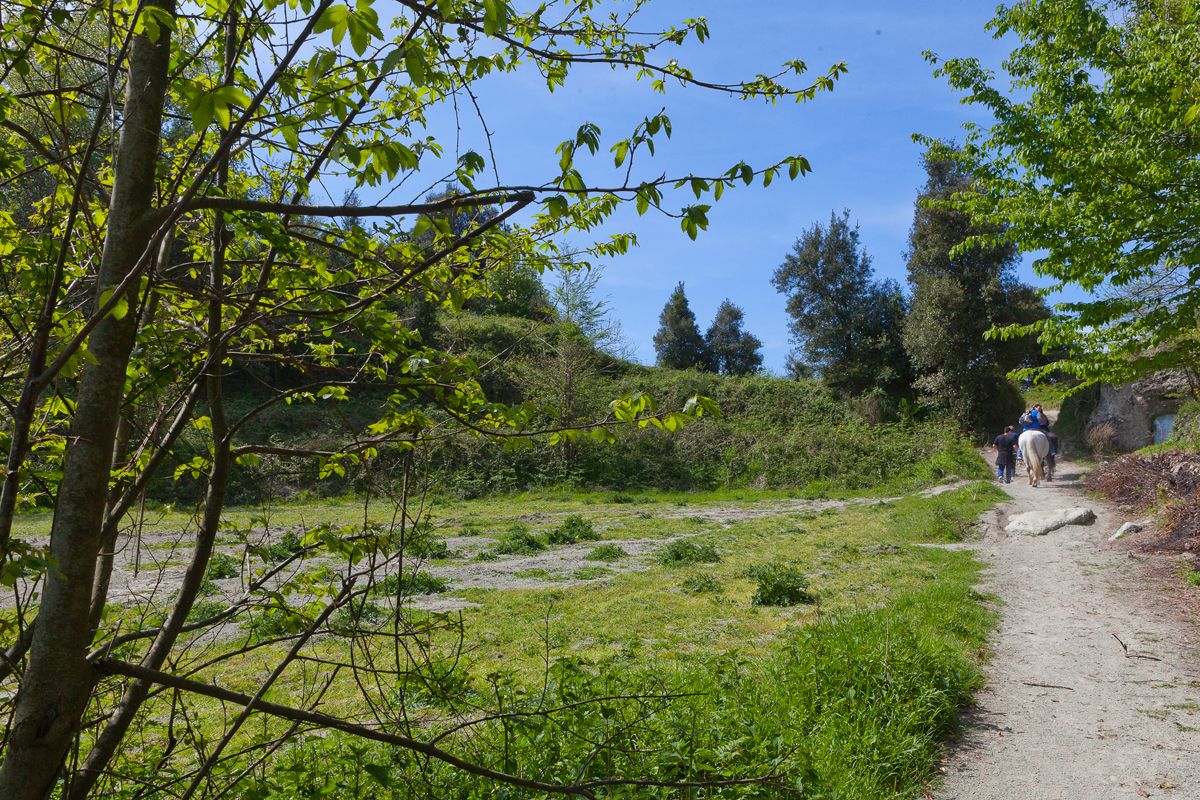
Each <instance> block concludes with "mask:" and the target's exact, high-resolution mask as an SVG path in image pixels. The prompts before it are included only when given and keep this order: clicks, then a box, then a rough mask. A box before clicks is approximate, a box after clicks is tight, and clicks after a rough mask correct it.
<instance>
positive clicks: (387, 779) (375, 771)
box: [363, 764, 392, 788]
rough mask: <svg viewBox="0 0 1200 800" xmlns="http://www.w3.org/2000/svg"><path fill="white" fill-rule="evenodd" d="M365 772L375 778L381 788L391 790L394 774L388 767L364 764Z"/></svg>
mask: <svg viewBox="0 0 1200 800" xmlns="http://www.w3.org/2000/svg"><path fill="white" fill-rule="evenodd" d="M363 771H364V772H366V773H367V774H368V775H370V776H371V777H372V778H374V779H375V782H376V783H378V784H379V785H380V786H382V787H384V788H391V786H392V774H391V772H390V771H389V770H388V768H387V767H385V766H382V765H381V764H363Z"/></svg>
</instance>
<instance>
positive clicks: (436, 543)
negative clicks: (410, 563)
mask: <svg viewBox="0 0 1200 800" xmlns="http://www.w3.org/2000/svg"><path fill="white" fill-rule="evenodd" d="M404 554H405V555H407V556H409V557H411V558H451V557H452V556H453V555H454V554H453V553H452V552H451V551H450V548H449V546H448V545H447V544H446V540H445V539H443V538H441V537H440V536H438V535H437V534H435V533H434V532H433V526H432V525H430V524H429V523H427V522H426V523H419V524H417V525H414V526H413V528H412V530H410V531H409V533H408V536H407V537H406V538H405V540H404Z"/></svg>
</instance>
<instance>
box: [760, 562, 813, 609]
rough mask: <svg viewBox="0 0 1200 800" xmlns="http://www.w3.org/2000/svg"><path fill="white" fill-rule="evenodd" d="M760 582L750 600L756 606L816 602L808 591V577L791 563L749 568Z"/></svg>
mask: <svg viewBox="0 0 1200 800" xmlns="http://www.w3.org/2000/svg"><path fill="white" fill-rule="evenodd" d="M747 572H748V573H749V575H750V577H752V578H754V579H755V581H757V582H758V586H757V588H755V590H754V597H752V598H751V599H750V602H751V603H752V604H753V605H756V606H794V605H799V604H801V603H815V602H817V596H816V595H815V594H812V593H811V592H809V591H808V578H807V577H805V575H804V573H803V572H801V571H800V570H798V569H796V568H795V567H793V566H791V565H790V564H760V565H759V566H757V567H751V568H750V569H749V570H747Z"/></svg>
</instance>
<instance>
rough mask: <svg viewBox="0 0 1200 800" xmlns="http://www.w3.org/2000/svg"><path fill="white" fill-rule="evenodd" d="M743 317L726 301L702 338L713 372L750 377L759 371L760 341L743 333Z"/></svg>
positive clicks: (743, 314) (760, 367) (761, 358)
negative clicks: (706, 347)
mask: <svg viewBox="0 0 1200 800" xmlns="http://www.w3.org/2000/svg"><path fill="white" fill-rule="evenodd" d="M745 316H746V315H745V313H744V312H743V311H742V309H740V308H738V307H737V306H735V305H734V304H733V303H732V302H730V301H729V300H728V299H726V300H725V301H724V302H723V303H721V305H720V307H719V308H718V309H717V314H716V316H715V317H713V321H712V325H710V326H709V328H708V333H707V334H705V337H704V340H705V343H706V344H707V346H708V352H709V356H710V359H711V364H712V368H713V369H715V370H716V371H717V372H720V373H721V374H722V375H749V374H751V373H754V372H758V371H759V370H760V369H762V361H763V357H762V353H760V352H759V350H760V348H762V340H761V339H759V338H758V337H757V336H755V335H754V334H752V333H750V332H749V331H744V330H742V323H743V322H744V321H745Z"/></svg>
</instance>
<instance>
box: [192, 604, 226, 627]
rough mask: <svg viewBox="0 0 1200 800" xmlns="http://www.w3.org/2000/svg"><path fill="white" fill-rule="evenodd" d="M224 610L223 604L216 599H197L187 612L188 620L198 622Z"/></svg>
mask: <svg viewBox="0 0 1200 800" xmlns="http://www.w3.org/2000/svg"><path fill="white" fill-rule="evenodd" d="M224 610H225V604H224V603H219V602H217V601H216V600H197V601H196V603H195V604H194V605H193V606H192V610H191V611H189V612H188V615H187V621H188V622H199V621H200V620H202V619H208V618H209V617H215V616H216V615H217V614H220V613H221V612H222V611H224Z"/></svg>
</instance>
